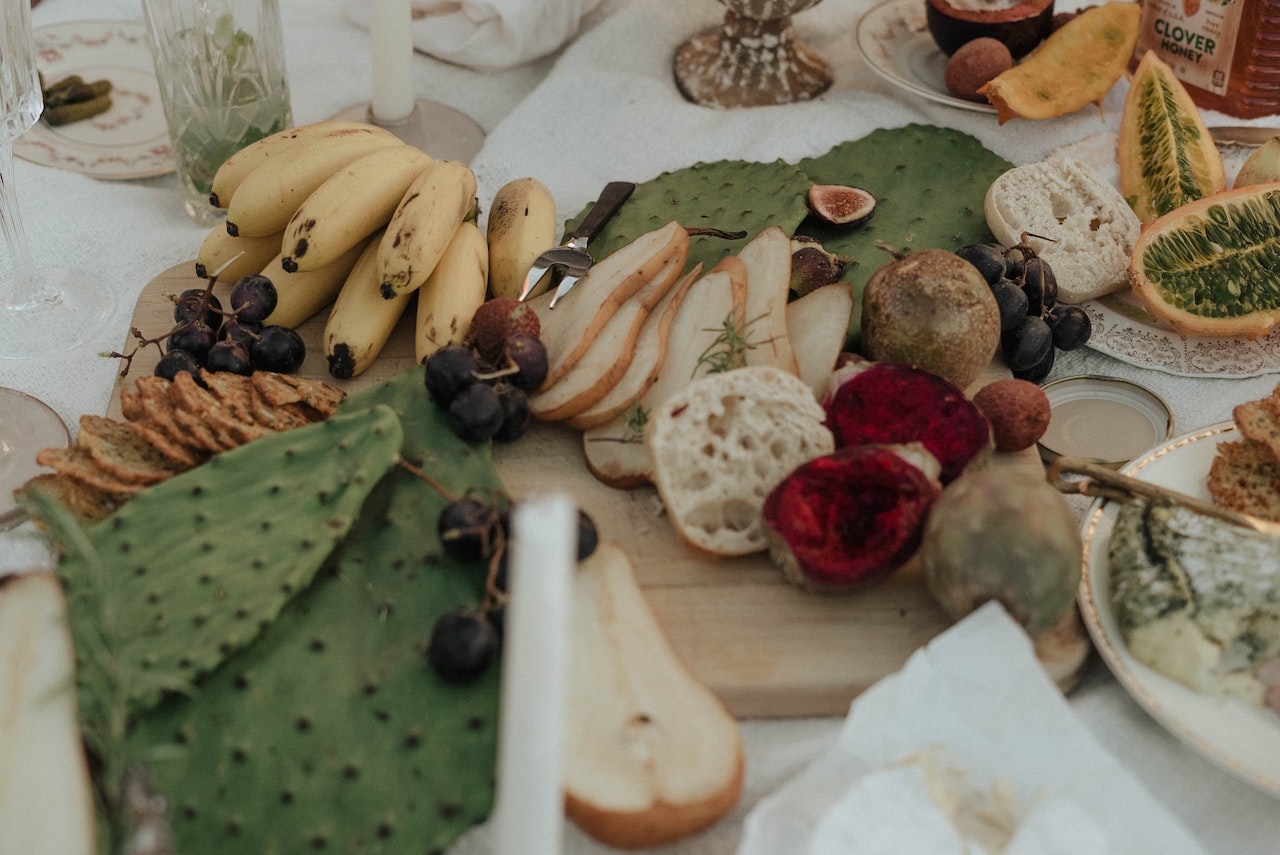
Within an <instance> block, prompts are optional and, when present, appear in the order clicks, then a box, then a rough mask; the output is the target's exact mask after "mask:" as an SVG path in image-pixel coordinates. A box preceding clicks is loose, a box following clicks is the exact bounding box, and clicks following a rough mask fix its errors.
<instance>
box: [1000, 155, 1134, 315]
mask: <svg viewBox="0 0 1280 855" xmlns="http://www.w3.org/2000/svg"><path fill="white" fill-rule="evenodd" d="M985 209H986V216H987V226H988V227H989V228H990V229H991V233H992V234H993V235H995V237H996V240H998V241H1000V243H1001V244H1003V245H1005V246H1013V245H1014V244H1017V243H1018V242H1019V241H1020V240H1021V239H1022V235H1023V234H1024V233H1027V234H1028V238H1027V243H1028V244H1029V245H1030V246H1031V248H1032V249H1034V250H1035V251H1036V253H1037V254H1039V255H1040V257H1041V258H1043V259H1044V260H1045V261H1046V262H1048V264H1049V266H1050V267H1051V268H1052V269H1053V272H1054V275H1055V276H1056V278H1057V281H1058V299H1059V300H1060V301H1061V302H1064V303H1080V302H1083V301H1085V300H1091V299H1093V298H1095V297H1101V296H1102V295H1104V294H1110V293H1112V292H1113V291H1121V290H1123V289H1125V288H1127V287H1129V278H1128V269H1129V258H1130V255H1131V254H1132V252H1133V247H1134V244H1135V243H1136V242H1137V240H1138V233H1139V231H1140V228H1141V224H1140V223H1139V221H1138V217H1137V215H1136V214H1134V212H1133V210H1132V209H1131V208H1130V207H1129V204H1128V203H1127V202H1125V200H1124V197H1123V196H1121V195H1120V191H1119V190H1117V189H1116V188H1115V187H1114V186H1112V185H1111V184H1109V183H1107V182H1106V181H1104V180H1102V179H1101V178H1099V177H1098V176H1097V175H1096V174H1094V173H1093V172H1091V171H1090V170H1089V168H1088V167H1087V166H1085V165H1084V164H1083V163H1081V162H1080V161H1078V160H1075V159H1074V158H1070V157H1061V158H1058V159H1054V160H1044V161H1038V162H1035V163H1028V164H1025V165H1023V166H1016V167H1014V168H1013V169H1010V170H1008V171H1007V172H1005V173H1004V174H1003V175H1001V176H999V177H998V178H996V180H995V181H993V182H991V186H990V187H989V188H988V189H987V197H986V203H985Z"/></svg>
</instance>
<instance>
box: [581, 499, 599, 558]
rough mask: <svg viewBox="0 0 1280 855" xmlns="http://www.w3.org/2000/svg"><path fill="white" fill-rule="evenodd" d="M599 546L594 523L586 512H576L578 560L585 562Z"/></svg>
mask: <svg viewBox="0 0 1280 855" xmlns="http://www.w3.org/2000/svg"><path fill="white" fill-rule="evenodd" d="M599 545H600V533H599V531H597V530H596V521H595V520H593V519H592V518H591V517H590V516H589V515H588V514H587V512H586V511H584V510H582V509H581V508H579V510H578V560H579V561H586V560H587V559H588V558H590V557H591V553H593V552H595V551H596V547H597V546H599Z"/></svg>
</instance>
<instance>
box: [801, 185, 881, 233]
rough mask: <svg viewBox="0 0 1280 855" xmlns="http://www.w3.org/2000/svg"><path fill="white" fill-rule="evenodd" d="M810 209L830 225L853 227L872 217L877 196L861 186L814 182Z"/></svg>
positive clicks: (809, 200) (810, 190)
mask: <svg viewBox="0 0 1280 855" xmlns="http://www.w3.org/2000/svg"><path fill="white" fill-rule="evenodd" d="M808 204H809V210H810V211H811V212H812V213H813V215H814V216H815V217H817V218H818V219H819V220H821V221H822V222H824V223H826V224H827V225H830V226H838V227H840V228H848V229H852V228H855V227H857V226H861V225H863V224H864V223H866V222H867V221H868V220H870V219H871V217H872V215H873V214H875V212H876V197H875V196H872V195H871V194H870V193H868V192H867V191H866V190H863V189H862V188H860V187H848V186H846V185H844V184H812V185H810V186H809V198H808Z"/></svg>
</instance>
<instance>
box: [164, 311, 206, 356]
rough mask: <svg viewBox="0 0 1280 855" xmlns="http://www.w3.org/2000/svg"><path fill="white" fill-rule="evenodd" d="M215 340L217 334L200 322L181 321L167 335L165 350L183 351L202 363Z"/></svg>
mask: <svg viewBox="0 0 1280 855" xmlns="http://www.w3.org/2000/svg"><path fill="white" fill-rule="evenodd" d="M217 340H218V334H217V333H216V332H214V331H213V327H211V326H209V325H208V324H206V323H204V322H202V321H183V322H182V323H180V324H178V325H177V326H176V327H174V329H173V332H172V333H170V334H169V340H168V341H167V342H166V343H165V350H166V351H169V350H185V351H186V352H187V353H189V354H191V355H192V356H194V357H195V358H196V360H197V361H198V362H204V359H205V357H206V356H208V355H209V348H211V347H213V345H214V343H215V342H217Z"/></svg>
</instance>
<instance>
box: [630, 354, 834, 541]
mask: <svg viewBox="0 0 1280 855" xmlns="http://www.w3.org/2000/svg"><path fill="white" fill-rule="evenodd" d="M824 420H825V413H824V411H823V409H822V407H821V405H819V404H818V402H817V400H816V399H815V398H814V395H813V390H812V389H810V388H809V386H808V384H806V383H805V382H804V381H803V380H801V379H800V378H799V377H797V376H795V375H794V374H791V373H789V372H787V371H783V370H782V369H780V368H776V367H774V366H771V365H759V366H748V367H746V368H738V369H735V370H733V371H726V372H724V373H722V374H710V375H707V376H706V377H702V378H699V379H698V380H695V381H693V382H692V383H690V384H689V385H688V386H686V387H685V388H684V389H683V390H682V391H681V392H679V393H678V394H676V395H674V396H672V397H671V398H669V399H668V400H667V401H666V402H664V403H663V404H662V406H660V407H659V408H658V409H657V410H655V411H654V413H653V414H652V415H651V416H650V417H649V421H648V424H647V425H646V426H645V445H646V446H647V447H648V449H649V453H650V455H652V457H653V471H654V484H655V485H656V486H657V488H658V493H659V494H660V495H661V496H662V502H663V505H664V506H665V507H666V510H667V514H668V515H669V516H670V518H671V521H672V523H673V524H674V525H675V528H676V530H677V531H678V532H679V534H680V536H681V537H682V538H683V539H684V540H685V541H686V542H687V543H689V544H690V545H692V546H694V547H696V548H698V549H701V550H704V551H706V552H710V553H714V554H716V555H747V554H750V553H752V552H759V551H761V550H764V549H765V548H767V546H768V539H767V537H766V529H765V525H764V521H763V519H762V518H761V513H760V511H761V508H762V507H763V506H764V500H765V498H766V497H767V496H768V495H769V492H770V491H771V490H772V489H773V488H774V487H776V486H777V485H778V483H779V482H781V481H782V479H783V478H785V477H786V476H787V475H788V474H789V473H790V472H792V471H793V470H794V469H795V468H796V467H797V466H800V465H801V464H802V463H806V462H808V461H809V460H812V459H813V458H815V457H818V456H820V455H822V454H827V453H829V452H830V451H832V450H833V449H834V448H835V441H834V439H833V437H832V434H831V431H830V430H829V429H828V428H827V426H826V424H825V423H824Z"/></svg>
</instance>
